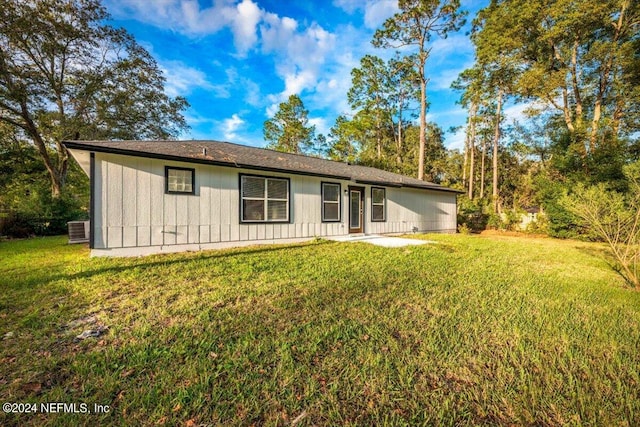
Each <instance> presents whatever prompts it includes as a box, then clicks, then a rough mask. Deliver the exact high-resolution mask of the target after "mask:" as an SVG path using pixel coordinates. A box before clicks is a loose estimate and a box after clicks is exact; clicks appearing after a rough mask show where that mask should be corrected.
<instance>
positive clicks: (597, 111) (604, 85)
mask: <svg viewBox="0 0 640 427" xmlns="http://www.w3.org/2000/svg"><path fill="white" fill-rule="evenodd" d="M629 3H630V1H629V0H625V1H623V2H622V6H621V9H620V15H618V21H617V23H616V24H614V25H613V27H614V28H615V33H614V35H613V43H614V44H617V43H618V40H619V39H620V33H621V32H622V26H623V25H624V20H625V13H626V12H627V8H628V7H629ZM616 47H617V46H616ZM615 54H616V52H615V51H614V50H613V49H612V51H611V52H609V56H608V58H607V60H606V61H605V63H604V64H603V65H602V69H601V70H600V81H599V82H598V92H597V94H596V100H595V103H594V106H593V119H592V120H591V136H590V137H589V150H590V151H592V150H593V149H594V148H595V145H596V139H597V138H598V128H599V125H600V117H601V115H602V103H603V101H604V96H605V92H606V91H607V89H608V87H609V74H610V73H611V70H612V68H613V60H614V57H615Z"/></svg>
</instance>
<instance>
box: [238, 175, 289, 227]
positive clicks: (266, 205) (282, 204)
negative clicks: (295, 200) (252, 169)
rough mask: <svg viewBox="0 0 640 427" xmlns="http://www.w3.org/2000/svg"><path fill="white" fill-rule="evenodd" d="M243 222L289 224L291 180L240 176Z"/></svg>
mask: <svg viewBox="0 0 640 427" xmlns="http://www.w3.org/2000/svg"><path fill="white" fill-rule="evenodd" d="M240 194H241V200H240V221H241V222H289V180H288V179H285V178H268V177H262V176H252V175H241V176H240Z"/></svg>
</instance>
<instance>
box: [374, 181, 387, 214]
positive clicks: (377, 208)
mask: <svg viewBox="0 0 640 427" xmlns="http://www.w3.org/2000/svg"><path fill="white" fill-rule="evenodd" d="M386 203H387V199H386V195H385V189H384V188H377V187H371V221H374V222H384V221H386V220H387V218H386V212H385V211H386V209H385V208H386Z"/></svg>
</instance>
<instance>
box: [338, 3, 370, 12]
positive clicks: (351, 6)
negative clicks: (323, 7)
mask: <svg viewBox="0 0 640 427" xmlns="http://www.w3.org/2000/svg"><path fill="white" fill-rule="evenodd" d="M365 4H366V0H333V5H334V6H335V7H339V8H340V9H342V10H344V11H345V12H347V13H349V14H351V13H353V12H355V11H356V10H358V9H362V8H363V7H364V5H365Z"/></svg>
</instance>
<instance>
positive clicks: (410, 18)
mask: <svg viewBox="0 0 640 427" xmlns="http://www.w3.org/2000/svg"><path fill="white" fill-rule="evenodd" d="M398 7H399V8H400V12H398V13H396V14H395V15H394V16H392V17H391V18H389V19H387V20H386V21H385V22H384V24H383V28H381V29H378V30H377V31H376V32H375V34H374V36H373V41H372V43H373V45H374V46H375V47H385V48H389V47H390V48H394V49H398V48H401V47H406V46H412V47H414V48H415V49H416V50H417V52H416V54H415V55H414V56H413V58H414V62H413V66H414V68H415V70H416V72H417V74H418V77H419V82H420V148H419V150H420V151H419V161H418V179H424V161H425V158H424V153H425V146H426V132H427V121H426V117H427V82H428V80H429V79H428V78H427V74H426V69H425V64H426V61H427V58H428V57H429V55H430V53H431V47H430V46H429V42H430V41H431V38H432V37H433V36H434V35H437V36H439V37H443V38H446V37H447V34H448V33H449V32H451V31H457V30H459V29H460V27H461V26H462V25H463V24H464V15H465V14H464V13H463V12H461V11H460V10H459V7H460V2H459V0H442V1H441V0H399V1H398Z"/></svg>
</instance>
